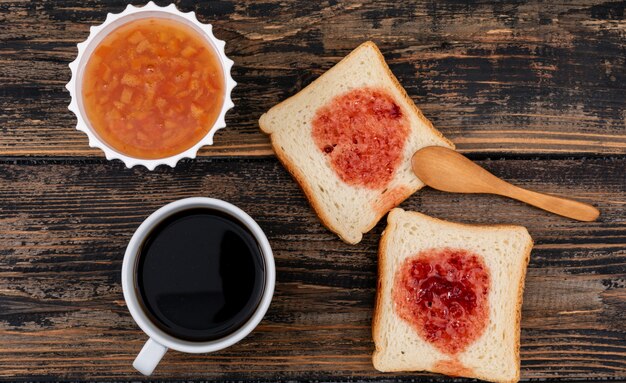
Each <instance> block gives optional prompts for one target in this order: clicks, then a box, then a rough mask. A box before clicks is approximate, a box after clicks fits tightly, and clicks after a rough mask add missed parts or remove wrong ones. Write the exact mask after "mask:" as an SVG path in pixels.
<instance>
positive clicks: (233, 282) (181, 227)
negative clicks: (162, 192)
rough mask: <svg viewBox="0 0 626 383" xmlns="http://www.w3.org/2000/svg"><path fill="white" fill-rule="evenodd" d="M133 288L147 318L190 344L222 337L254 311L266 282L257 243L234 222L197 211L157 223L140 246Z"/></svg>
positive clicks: (206, 212) (189, 211)
mask: <svg viewBox="0 0 626 383" xmlns="http://www.w3.org/2000/svg"><path fill="white" fill-rule="evenodd" d="M136 272H137V274H136V278H135V281H136V288H137V290H138V291H139V294H138V296H139V297H140V301H141V303H142V306H143V307H144V311H145V312H146V315H148V317H150V318H151V320H152V321H153V322H154V324H156V325H157V326H158V327H159V328H161V329H162V330H163V331H165V332H166V333H168V334H170V335H172V336H174V337H176V338H180V339H186V340H190V341H207V340H213V339H218V338H222V337H224V336H226V335H228V334H230V333H232V332H234V331H235V330H237V329H238V328H240V327H241V326H242V325H243V324H244V323H245V322H246V321H248V319H250V317H251V316H252V314H253V313H254V311H255V310H256V308H257V306H258V304H259V302H260V300H261V296H262V295H263V288H264V282H265V263H264V261H263V256H262V254H261V251H260V249H259V245H258V243H257V241H256V240H255V239H254V236H253V235H252V233H250V231H249V230H248V229H247V228H246V227H245V226H244V225H243V224H242V223H241V222H239V221H238V220H237V219H235V218H234V217H231V216H230V215H227V214H224V213H222V212H219V211H217V210H212V209H206V208H196V209H190V210H186V211H183V212H180V213H177V214H174V215H172V216H170V217H168V218H166V219H165V220H164V221H162V222H160V223H159V224H158V226H156V227H155V228H154V229H153V230H152V231H151V232H150V234H149V235H148V237H147V238H146V240H145V241H144V243H143V246H142V249H141V254H140V256H139V258H138V261H137V267H136Z"/></svg>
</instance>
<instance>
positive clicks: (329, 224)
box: [259, 41, 455, 245]
mask: <svg viewBox="0 0 626 383" xmlns="http://www.w3.org/2000/svg"><path fill="white" fill-rule="evenodd" d="M365 48H372V49H373V50H374V52H376V57H377V58H378V60H379V61H380V64H382V66H383V68H385V71H386V73H387V75H388V76H389V78H390V79H391V81H392V83H393V86H394V87H395V88H396V89H397V90H398V91H399V92H400V94H401V95H402V97H403V98H404V100H405V102H406V104H408V105H410V108H411V109H412V111H413V112H414V113H415V115H416V116H417V117H418V119H419V120H420V121H421V122H422V123H423V124H424V125H426V126H427V127H428V128H429V129H430V130H431V132H432V133H433V134H434V135H436V136H437V137H439V138H440V139H442V140H443V141H444V142H445V143H446V144H448V145H449V146H450V147H451V148H452V149H454V148H455V146H454V144H453V143H452V142H451V141H450V140H448V139H447V138H445V137H444V136H443V134H441V132H439V131H438V130H437V129H435V127H434V126H433V124H432V123H431V122H430V121H429V120H428V119H427V118H426V117H424V115H423V114H422V112H421V110H419V108H418V107H417V106H416V105H415V103H414V102H413V100H412V99H411V98H410V97H409V95H408V94H407V93H406V90H405V89H404V88H403V87H402V85H400V82H399V81H398V79H397V78H396V76H395V75H394V74H393V72H391V69H389V66H388V65H387V62H386V61H385V58H384V56H383V55H382V53H381V52H380V50H379V49H378V47H377V46H376V44H374V43H373V42H372V41H366V42H364V43H363V44H361V45H359V46H358V47H357V48H356V49H354V50H353V51H352V52H350V53H349V54H348V55H347V56H346V57H344V58H343V59H341V61H339V62H338V63H337V64H335V65H334V66H333V67H332V68H330V69H329V70H328V71H327V72H326V73H325V74H332V73H333V71H334V70H335V68H337V67H338V66H339V65H340V64H341V63H342V62H344V61H346V60H348V59H349V58H350V57H352V56H353V55H355V54H357V53H358V52H359V51H360V50H361V49H365ZM322 76H323V75H322ZM322 76H320V77H318V78H316V79H315V80H314V81H313V82H312V83H311V84H309V85H308V86H307V88H308V87H311V86H315V85H316V84H317V83H318V82H319V81H320V78H321V77H322ZM300 97H302V94H301V92H298V93H296V94H294V95H293V96H291V97H289V98H287V99H286V100H284V101H282V102H281V103H279V104H277V105H275V106H274V107H272V108H271V109H270V110H269V111H268V112H266V113H264V114H263V115H262V116H261V118H260V119H259V126H260V128H261V130H262V131H263V132H264V133H266V134H269V135H270V140H271V142H272V148H273V149H274V152H275V153H276V156H277V157H278V159H279V160H280V162H281V163H282V164H283V166H284V167H285V168H286V169H287V171H288V172H289V173H290V174H291V175H292V177H293V178H294V179H295V180H296V182H298V184H299V185H300V187H301V188H302V190H303V192H304V194H305V196H306V198H307V200H308V201H309V203H310V204H311V206H312V207H313V210H314V211H315V213H316V214H317V216H318V217H319V218H320V220H321V221H322V224H323V225H324V226H325V227H326V228H328V229H329V230H330V231H332V232H334V233H336V234H337V235H338V236H339V238H341V240H343V241H344V242H346V243H349V244H352V245H354V244H357V243H359V242H360V241H361V239H362V238H363V236H362V234H364V233H367V232H368V231H370V230H371V229H372V228H373V227H374V226H376V224H377V223H378V221H380V219H381V218H382V217H383V216H384V215H385V214H387V212H388V210H383V211H376V213H375V215H374V219H373V220H372V221H371V222H370V223H369V224H368V225H367V227H365V228H364V229H362V230H361V235H360V236H359V237H358V238H347V237H345V235H344V233H342V232H341V230H340V229H339V228H338V227H337V226H336V225H334V224H333V221H332V217H329V216H328V215H327V214H326V213H325V212H324V210H323V208H322V207H321V205H320V203H319V202H318V200H317V196H316V194H315V192H314V191H313V188H312V186H311V185H310V184H309V183H308V182H307V179H306V176H305V175H304V174H302V172H300V171H299V170H298V169H297V168H296V166H295V165H294V164H293V163H292V162H291V161H290V160H289V158H288V156H287V154H286V153H285V152H284V151H283V150H282V149H280V145H278V144H276V143H275V142H274V139H273V138H272V135H273V133H274V132H273V131H271V129H270V127H269V126H268V125H266V124H265V118H267V115H268V114H270V113H271V112H272V110H274V109H275V108H278V107H280V106H283V105H285V104H289V103H292V102H296V101H297V100H298V99H299V98H300ZM422 187H423V186H422ZM422 187H414V188H409V187H407V188H406V192H405V193H404V194H401V195H399V196H398V198H397V201H398V202H397V205H399V204H400V203H402V202H403V201H404V200H405V199H407V198H408V197H410V196H411V195H412V194H413V193H415V192H416V191H418V190H419V189H421V188H422ZM397 205H396V206H397Z"/></svg>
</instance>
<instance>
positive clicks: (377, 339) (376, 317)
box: [372, 208, 533, 383]
mask: <svg viewBox="0 0 626 383" xmlns="http://www.w3.org/2000/svg"><path fill="white" fill-rule="evenodd" d="M401 212H402V213H408V214H410V215H414V216H418V217H420V218H422V219H426V220H430V221H433V222H435V223H439V224H442V223H443V224H448V225H456V226H463V227H465V228H471V229H478V230H493V229H519V228H520V227H522V226H519V225H508V224H497V225H480V224H468V223H460V222H451V221H445V220H442V219H439V218H434V217H430V216H427V215H425V214H422V213H418V212H413V211H405V210H403V209H400V208H395V209H392V210H391V211H390V212H389V215H388V218H387V227H386V228H385V230H384V231H383V234H382V236H381V239H380V246H379V249H378V285H377V290H376V303H375V307H374V314H373V316H372V338H373V340H374V344H375V350H374V353H373V355H372V363H373V364H374V368H376V369H378V367H377V362H378V354H379V353H381V352H382V351H383V350H382V349H379V344H380V343H381V340H382V339H381V329H380V322H381V316H382V303H381V302H382V298H383V297H382V288H381V286H382V285H383V284H384V282H386V281H385V279H384V278H386V276H385V273H384V272H383V270H384V269H385V264H386V262H387V254H386V249H387V241H388V236H389V233H391V232H392V231H393V230H395V229H396V227H397V225H396V223H395V222H393V221H394V219H395V217H394V215H395V214H398V213H401ZM529 237H530V236H529ZM532 247H533V240H532V237H531V238H530V241H529V243H528V244H527V245H526V248H525V249H524V253H525V254H524V261H523V262H522V263H521V267H522V270H521V276H520V281H519V284H518V287H517V302H516V310H515V328H516V334H515V360H516V364H517V369H516V375H515V377H514V378H513V379H511V380H504V381H496V380H493V379H492V378H491V377H490V376H487V375H483V374H480V373H476V372H475V371H474V370H471V371H472V374H471V375H463V376H464V377H468V378H477V379H481V380H485V381H491V382H496V383H515V382H518V381H519V379H520V366H521V360H520V353H519V350H520V343H521V340H520V336H521V335H520V332H521V318H522V303H523V296H524V285H525V280H526V270H527V266H528V262H529V261H530V253H531V251H532ZM385 371H394V372H411V371H407V370H405V369H394V368H391V369H385ZM428 371H430V372H435V373H439V374H446V375H455V374H454V372H455V371H452V370H449V369H447V368H445V365H439V366H437V365H435V366H433V368H432V369H430V370H428Z"/></svg>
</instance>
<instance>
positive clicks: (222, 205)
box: [122, 197, 276, 375]
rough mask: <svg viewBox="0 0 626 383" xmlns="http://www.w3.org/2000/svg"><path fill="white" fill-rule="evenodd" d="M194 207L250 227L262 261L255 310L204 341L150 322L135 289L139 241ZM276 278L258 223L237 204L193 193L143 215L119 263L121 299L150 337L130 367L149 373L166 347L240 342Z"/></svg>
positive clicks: (201, 349) (205, 348)
mask: <svg viewBox="0 0 626 383" xmlns="http://www.w3.org/2000/svg"><path fill="white" fill-rule="evenodd" d="M193 208H209V209H213V210H218V211H221V212H224V213H226V214H229V215H231V216H232V217H235V218H237V219H238V220H239V221H240V222H241V223H243V224H244V225H245V226H246V227H247V228H248V230H250V232H251V233H252V235H253V236H254V238H255V239H256V241H257V243H258V245H259V248H260V250H261V254H262V256H263V260H264V262H265V284H264V290H263V295H262V297H261V301H260V302H259V305H258V306H257V308H256V311H255V312H254V313H253V314H252V316H251V317H250V319H249V320H248V321H247V322H246V323H245V324H244V325H243V326H241V327H240V328H239V329H237V330H236V331H234V332H233V333H231V334H229V335H227V336H225V337H223V338H220V339H217V340H211V341H206V342H192V341H188V340H183V339H178V338H175V337H173V336H171V335H169V334H167V333H165V332H163V331H162V330H161V329H159V327H157V325H155V324H154V323H152V321H151V320H150V319H149V318H148V316H147V315H146V314H145V312H144V311H143V309H142V308H141V305H140V304H139V298H138V296H137V291H136V289H135V277H136V270H135V267H136V264H137V257H138V256H139V253H140V252H141V245H142V243H143V241H144V239H145V238H146V236H147V235H148V234H149V233H150V231H151V230H152V229H153V228H154V227H155V226H156V225H158V224H159V223H160V222H161V221H163V220H164V219H165V218H167V217H169V216H171V215H172V214H175V213H178V212H180V211H183V210H188V209H193ZM275 280H276V268H275V266H274V256H273V255H272V249H271V248H270V244H269V242H268V240H267V237H266V236H265V234H264V233H263V230H261V228H260V227H259V225H258V224H257V223H256V222H255V221H254V220H253V219H252V218H251V217H250V216H249V215H248V214H246V213H245V212H244V211H243V210H241V209H239V208H238V207H237V206H235V205H232V204H230V203H228V202H225V201H222V200H218V199H213V198H204V197H195V198H186V199H182V200H178V201H175V202H172V203H170V204H168V205H165V206H163V207H161V208H160V209H158V210H157V211H155V212H154V213H152V214H151V215H150V216H149V217H148V218H146V220H145V221H143V223H142V224H141V225H140V226H139V228H138V229H137V231H135V234H134V235H133V237H132V238H131V239H130V242H129V243H128V247H127V248H126V253H125V254H124V262H123V264H122V289H123V291H124V300H125V301H126V305H127V306H128V310H129V311H130V314H131V315H132V316H133V319H134V320H135V322H137V324H138V325H139V327H140V328H141V329H142V330H143V332H145V333H146V334H147V335H148V336H149V337H150V338H149V339H148V341H147V342H146V344H145V345H144V346H143V348H142V349H141V351H140V352H139V354H138V355H137V358H136V359H135V361H134V362H133V367H135V368H136V369H137V370H138V371H139V372H141V373H142V374H144V375H150V374H152V371H154V368H155V367H156V366H157V365H158V364H159V361H160V360H161V358H163V355H165V352H166V351H167V350H168V349H169V348H171V349H173V350H178V351H181V352H189V353H205V352H213V351H217V350H221V349H224V348H226V347H229V346H232V345H233V344H235V343H237V342H239V341H240V340H241V339H243V338H244V337H245V336H246V335H248V334H249V333H250V332H252V330H254V328H255V327H256V326H257V325H258V324H259V322H261V319H263V316H264V315H265V313H266V312H267V309H268V307H269V305H270V302H271V300H272V295H273V294H274V284H275Z"/></svg>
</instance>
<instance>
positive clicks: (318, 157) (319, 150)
mask: <svg viewBox="0 0 626 383" xmlns="http://www.w3.org/2000/svg"><path fill="white" fill-rule="evenodd" d="M361 91H368V92H370V93H371V92H375V93H372V94H375V96H372V97H374V100H375V97H378V95H379V94H382V95H383V96H385V97H387V98H388V100H391V104H392V106H391V108H392V109H389V110H388V111H387V112H388V115H389V116H386V117H385V118H398V119H399V120H398V121H401V123H400V126H401V129H405V130H402V134H405V136H403V137H402V138H398V140H397V142H391V143H389V144H388V145H387V147H385V146H384V145H380V147H376V150H374V149H371V148H372V146H371V145H370V146H366V147H362V146H359V143H358V141H359V140H360V139H361V136H362V135H363V134H365V133H367V132H368V131H376V130H377V129H378V130H381V129H383V130H384V129H386V128H388V131H386V132H384V133H382V134H381V135H379V136H376V137H374V138H373V140H374V141H372V139H371V137H370V138H369V139H370V143H374V144H376V143H378V139H379V138H381V139H383V140H384V139H386V138H387V137H394V134H396V133H397V132H399V131H400V130H398V129H396V130H394V128H393V125H389V126H386V125H388V124H386V123H385V122H383V123H380V124H379V126H377V125H376V124H375V123H374V124H373V125H368V124H367V123H364V124H362V126H361V125H353V126H352V127H351V129H352V130H351V131H348V130H346V129H343V130H342V129H337V130H333V132H334V133H333V134H338V135H343V137H342V139H345V138H346V136H347V135H352V136H351V137H350V138H349V140H350V141H346V142H348V144H345V145H344V144H342V143H340V144H339V146H337V142H333V141H328V145H326V146H320V142H319V139H318V141H316V138H315V137H314V129H316V127H315V125H314V124H315V123H316V121H321V119H324V118H326V119H327V116H326V115H324V116H322V114H324V113H325V111H329V110H331V111H332V110H333V109H332V107H333V105H339V101H337V100H342V99H343V98H342V97H347V96H346V95H353V94H355V93H358V92H361ZM351 105H352V104H351ZM354 105H356V104H354ZM357 107H358V106H357ZM329 108H331V109H329ZM342 110H344V109H342ZM328 113H332V112H328ZM330 117H331V119H332V118H333V115H332V114H330ZM350 118H352V117H350ZM356 118H357V119H358V118H359V115H356ZM364 118H365V117H364ZM372 119H374V117H372ZM372 119H370V120H372ZM342 121H343V120H342ZM350 121H352V120H350ZM355 121H356V120H355ZM383 121H388V120H383ZM392 122H394V121H392ZM355 124H356V123H355ZM259 125H260V127H261V130H262V131H263V132H265V133H267V134H270V135H271V141H272V146H273V148H274V151H275V152H276V155H277V156H278V158H279V159H280V161H281V162H282V163H283V165H284V166H285V167H286V168H287V170H288V171H289V172H290V173H291V174H292V176H293V177H294V178H295V180H296V181H297V182H298V183H299V184H300V186H301V187H302V189H303V190H304V193H305V194H306V196H307V198H308V200H309V202H310V203H311V205H312V206H313V209H314V210H315V212H316V213H317V215H318V216H319V217H320V219H321V221H322V223H323V224H324V225H325V226H326V227H328V228H329V229H330V230H331V231H333V232H335V233H336V234H337V235H339V237H340V238H341V239H343V240H344V241H345V242H348V243H351V244H355V243H358V242H360V241H361V238H362V234H363V233H366V232H367V231H369V230H370V229H372V227H374V225H376V223H377V222H378V220H379V219H380V218H381V217H382V216H383V215H384V214H386V213H387V212H388V211H389V209H391V208H393V207H395V206H396V205H398V204H399V203H400V202H402V201H403V200H404V199H406V198H407V197H409V196H410V195H411V194H413V193H414V192H415V191H417V190H418V189H420V188H422V187H423V186H424V184H423V183H422V182H421V181H420V180H419V179H418V178H417V177H416V176H415V175H414V174H413V172H412V170H411V161H410V160H411V156H412V155H413V153H415V152H416V151H417V150H418V149H420V148H422V147H424V146H431V145H439V146H446V147H449V148H453V147H454V145H453V144H452V143H451V142H450V141H448V140H447V139H445V138H444V137H443V136H442V135H441V133H439V132H438V131H437V130H435V128H434V127H433V125H432V124H431V123H430V121H428V120H427V119H426V118H425V117H424V116H423V115H422V113H421V112H420V110H419V109H418V108H417V107H416V106H415V104H414V103H413V101H412V100H411V99H410V98H409V96H408V95H407V93H406V92H405V90H404V89H403V88H402V86H400V84H399V83H398V80H397V79H396V78H395V77H394V75H393V74H392V73H391V71H390V70H389V67H388V66H387V64H386V63H385V60H384V58H383V56H382V54H381V53H380V51H379V50H378V48H377V47H376V45H375V44H374V43H372V42H366V43H364V44H362V45H360V46H359V47H358V48H356V49H355V50H354V51H352V53H350V54H349V55H348V56H347V57H345V58H344V59H343V60H341V62H339V63H338V64H337V65H335V66H334V67H333V68H331V69H330V70H328V71H327V72H326V73H324V74H323V75H322V76H320V77H319V78H318V79H317V80H315V81H313V83H311V84H310V85H309V86H307V87H306V88H304V89H303V90H301V91H300V92H299V93H298V94H296V95H294V96H293V97H291V98H289V99H287V100H285V101H283V102H281V103H280V104H278V105H276V106H274V107H273V108H272V109H270V110H269V111H268V112H267V113H265V114H263V115H262V116H261V118H260V120H259ZM382 125H385V126H382ZM320 129H321V128H320ZM368 129H371V130H368ZM317 131H318V130H315V132H317ZM320 131H323V130H320ZM324 132H325V131H324ZM316 134H317V133H316ZM319 134H322V133H319ZM324 134H325V133H324ZM328 134H331V133H328ZM398 136H401V134H400V133H398ZM352 143H353V144H352ZM335 149H336V151H335V152H334V154H330V152H332V151H333V150H335ZM368 150H369V152H367V151H368ZM393 150H397V151H398V153H397V156H396V157H394V159H395V160H397V161H396V162H395V163H394V164H395V165H394V166H391V165H389V166H388V167H387V168H386V171H388V172H389V175H386V174H383V176H384V177H383V178H384V179H383V178H380V179H377V175H376V174H375V173H374V172H373V171H369V168H368V166H370V167H371V168H372V169H374V168H376V169H378V170H379V171H380V168H381V167H384V166H386V165H384V164H383V165H381V163H379V162H377V161H378V159H377V158H378V157H381V158H384V157H385V155H386V153H387V152H389V153H391V152H393ZM364 151H365V152H367V153H364ZM332 156H337V157H336V158H339V159H332V158H331V157H332ZM341 156H343V157H341ZM333 161H337V162H338V163H341V166H343V168H341V167H340V169H348V170H346V172H349V171H350V169H349V168H350V167H353V166H356V167H359V166H360V168H359V169H361V170H360V171H361V175H362V177H363V180H365V181H363V182H361V184H359V182H360V180H359V179H357V178H358V177H359V175H356V176H353V179H351V180H348V181H346V177H348V178H349V177H350V175H348V176H346V175H345V174H344V173H341V172H340V171H338V170H336V169H337V168H334V167H333V166H334V165H333ZM341 161H343V162H341ZM391 163H392V162H391V160H389V164H391ZM363 164H365V165H363ZM383 170H385V169H383ZM342 171H343V170H342ZM387 176H388V177H387ZM342 177H343V178H342ZM355 177H357V178H355ZM385 177H387V178H388V179H387V178H385ZM377 180H378V181H381V180H382V182H377ZM367 182H369V184H367V185H365V186H364V184H366V183H367ZM374 184H375V185H374Z"/></svg>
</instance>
